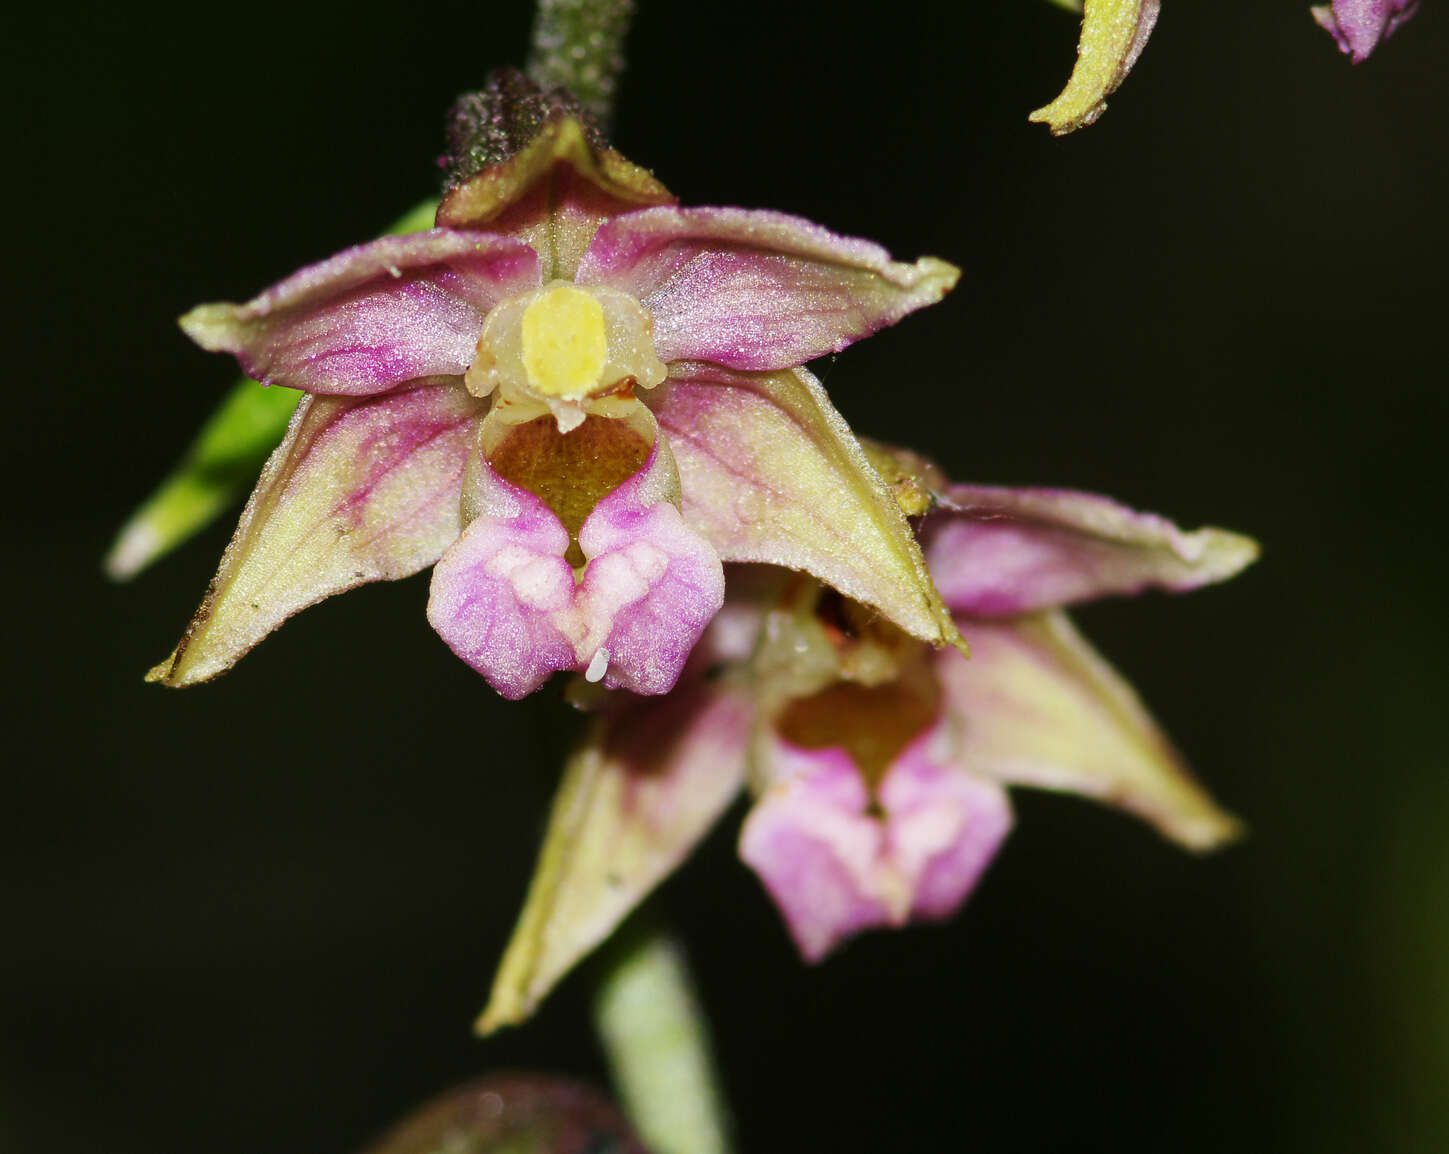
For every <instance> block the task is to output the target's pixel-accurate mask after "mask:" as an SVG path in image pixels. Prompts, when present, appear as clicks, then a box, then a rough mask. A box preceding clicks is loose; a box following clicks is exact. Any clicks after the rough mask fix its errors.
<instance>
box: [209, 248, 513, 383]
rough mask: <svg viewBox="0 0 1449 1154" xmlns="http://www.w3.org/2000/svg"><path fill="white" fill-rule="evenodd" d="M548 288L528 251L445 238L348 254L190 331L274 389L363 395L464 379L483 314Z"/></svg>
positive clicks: (220, 309) (220, 310)
mask: <svg viewBox="0 0 1449 1154" xmlns="http://www.w3.org/2000/svg"><path fill="white" fill-rule="evenodd" d="M538 283H539V267H538V257H537V256H536V255H535V253H534V251H533V250H532V249H531V248H529V247H528V246H527V245H526V244H524V243H522V242H521V241H517V240H510V239H507V238H504V237H498V236H492V235H490V234H488V233H480V232H451V231H448V230H445V229H434V230H433V231H431V232H420V233H414V234H412V235H410V236H387V237H383V238H382V239H381V240H376V241H373V242H372V243H370V244H364V245H359V246H358V247H356V248H350V249H347V250H345V251H343V252H340V253H338V254H337V255H336V256H334V257H331V258H329V259H328V260H325V261H323V262H321V263H320V264H314V265H310V266H308V267H307V268H304V269H302V270H301V271H299V272H296V273H293V274H292V275H291V276H290V277H288V278H287V279H286V280H284V281H281V282H280V283H278V284H276V285H274V286H272V287H271V288H269V289H267V290H266V292H264V293H262V294H261V295H260V296H258V297H256V298H255V299H253V300H251V301H249V302H248V303H247V304H244V305H235V304H209V305H201V306H199V307H198V308H195V309H193V310H192V311H191V312H189V313H187V314H186V316H184V317H182V318H181V327H182V328H183V329H184V330H185V331H186V335H187V336H189V337H190V338H191V339H192V340H194V341H195V342H196V343H197V344H199V345H200V346H201V347H202V348H204V349H208V350H210V351H212V352H225V353H233V354H235V355H236V358H237V360H238V361H239V362H240V363H241V366H242V368H243V369H244V370H245V371H246V373H247V375H248V376H251V377H254V378H255V379H257V380H259V381H262V382H264V383H266V384H278V385H287V386H289V387H291V388H295V389H304V390H306V391H307V392H310V393H334V394H340V395H347V396H362V395H366V394H370V393H380V392H385V391H387V390H388V389H391V388H393V387H395V386H396V385H398V384H399V383H401V382H403V381H410V380H414V379H416V378H418V377H427V376H442V375H448V376H460V375H462V373H463V371H464V370H465V369H467V367H468V365H469V364H470V363H471V362H472V360H473V352H474V346H475V345H476V343H477V341H478V333H479V331H480V330H481V329H482V327H483V316H484V314H485V313H487V312H488V310H489V309H491V308H492V307H493V306H494V305H495V304H496V303H497V302H498V301H499V300H501V299H503V298H505V297H509V296H514V295H516V294H517V293H521V292H526V291H528V290H529V289H530V288H535V287H537V285H538Z"/></svg>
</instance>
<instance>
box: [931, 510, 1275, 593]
mask: <svg viewBox="0 0 1449 1154" xmlns="http://www.w3.org/2000/svg"><path fill="white" fill-rule="evenodd" d="M921 537H922V543H923V547H924V548H925V551H926V560H927V562H928V564H929V565H930V569H931V575H932V577H933V578H934V579H935V582H936V586H937V588H938V589H940V591H941V595H942V597H944V598H945V600H946V603H947V604H948V605H950V606H951V608H952V609H954V610H956V611H957V612H961V613H966V614H970V615H973V616H1000V615H1005V614H1012V613H1022V612H1028V611H1030V610H1033V609H1041V608H1046V607H1050V606H1056V605H1069V604H1073V603H1076V602H1080V601H1086V600H1091V599H1093V598H1097V597H1104V596H1108V595H1111V594H1132V593H1138V592H1141V591H1142V590H1145V589H1166V590H1170V591H1173V592H1182V591H1186V590H1189V589H1195V588H1197V587H1199V586H1201V585H1205V584H1210V583H1212V582H1215V581H1222V580H1225V579H1226V578H1228V577H1231V576H1233V575H1234V574H1235V573H1237V572H1239V571H1240V570H1241V569H1242V568H1243V567H1244V566H1245V565H1247V564H1249V563H1250V562H1251V561H1252V560H1253V559H1254V558H1255V557H1256V556H1257V552H1258V550H1257V546H1256V545H1255V544H1254V543H1253V542H1252V541H1251V540H1249V539H1248V538H1246V537H1241V536H1239V535H1238V534H1235V533H1229V532H1227V531H1225V530H1222V529H1211V528H1208V529H1199V530H1197V531H1196V532H1192V533H1185V532H1183V531H1182V530H1181V529H1179V528H1178V527H1177V526H1176V525H1174V524H1173V523H1172V522H1171V521H1168V520H1166V519H1165V518H1163V517H1158V516H1156V515H1154V514H1152V513H1139V512H1135V511H1134V510H1132V509H1129V508H1127V507H1126V506H1125V505H1120V504H1118V503H1117V502H1116V501H1112V500H1109V499H1108V498H1106V497H1098V496H1095V495H1093V494H1090V493H1079V492H1074V491H1072V490H1067V489H1009V488H996V487H988V486H975V485H955V486H952V487H951V488H950V489H949V490H948V491H947V493H946V495H945V500H944V502H943V504H942V507H941V509H940V511H938V512H936V513H934V514H932V515H931V517H930V518H929V519H928V520H927V521H926V523H925V525H924V526H923V528H922V533H921Z"/></svg>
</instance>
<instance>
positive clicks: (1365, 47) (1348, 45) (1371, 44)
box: [1312, 0, 1419, 64]
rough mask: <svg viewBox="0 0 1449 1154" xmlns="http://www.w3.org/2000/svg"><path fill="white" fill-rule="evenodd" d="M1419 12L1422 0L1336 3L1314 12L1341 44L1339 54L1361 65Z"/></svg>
mask: <svg viewBox="0 0 1449 1154" xmlns="http://www.w3.org/2000/svg"><path fill="white" fill-rule="evenodd" d="M1418 9H1419V0H1334V2H1333V3H1332V4H1320V5H1318V6H1317V7H1315V8H1313V9H1312V12H1313V18H1314V19H1315V20H1317V21H1318V23H1319V26H1320V27H1322V28H1325V29H1327V30H1328V31H1329V32H1331V33H1332V34H1333V38H1334V39H1335V40H1336V41H1338V48H1339V51H1340V52H1343V53H1344V54H1345V55H1347V56H1349V57H1351V58H1352V59H1353V62H1354V63H1355V64H1361V63H1363V61H1365V60H1367V59H1368V58H1369V54H1370V53H1372V52H1373V50H1374V49H1375V48H1377V47H1378V45H1379V43H1380V41H1383V40H1387V39H1388V38H1389V37H1390V36H1392V35H1393V34H1394V32H1396V31H1397V30H1398V29H1399V27H1400V26H1401V25H1402V24H1403V23H1404V22H1405V21H1406V20H1408V19H1409V17H1410V16H1412V15H1413V14H1414V13H1415V12H1417V11H1418Z"/></svg>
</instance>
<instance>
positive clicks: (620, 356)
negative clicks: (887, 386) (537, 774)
mask: <svg viewBox="0 0 1449 1154" xmlns="http://www.w3.org/2000/svg"><path fill="white" fill-rule="evenodd" d="M456 116H457V119H456V121H455V132H454V141H453V143H454V161H453V163H454V170H453V177H454V179H453V183H452V186H451V188H450V189H449V191H448V192H447V194H446V195H445V197H444V199H443V201H442V203H441V205H440V207H439V209H438V213H437V227H436V228H434V229H432V230H430V231H427V232H421V233H416V234H413V235H409V236H395V237H386V238H383V239H381V240H378V241H374V242H372V243H370V244H364V245H361V246H359V247H357V248H353V249H349V250H347V251H345V252H342V253H339V254H338V255H336V256H334V257H332V258H331V259H329V260H326V261H323V262H322V263H320V264H316V265H312V266H309V267H307V268H304V269H302V270H301V271H299V272H297V273H295V274H294V275H293V276H291V277H289V278H287V279H286V280H284V281H282V282H280V283H279V284H277V285H275V286H273V287H272V288H270V289H268V290H267V291H266V292H264V293H262V294H261V295H260V296H258V297H256V298H255V299H254V300H252V301H250V302H248V303H247V304H244V305H235V304H211V305H203V306H201V307H200V308H197V309H195V310H193V311H192V312H191V313H189V314H187V316H185V317H184V318H183V319H182V322H181V323H182V327H183V328H184V329H185V331H186V332H187V334H188V335H189V336H191V337H192V339H193V340H195V341H196V342H197V343H198V344H200V345H201V346H203V347H204V348H207V349H210V350H213V351H222V352H229V353H233V354H235V355H236V357H237V358H238V360H239V361H240V363H241V365H242V367H243V369H244V370H245V371H246V372H247V373H248V374H249V375H250V376H252V377H254V378H256V379H257V380H259V381H262V382H264V383H267V384H273V385H283V386H288V387H291V388H295V389H300V390H303V391H304V392H306V393H308V394H310V396H309V397H308V398H307V399H306V400H304V401H303V403H302V404H301V405H300V406H299V407H298V409H297V412H296V414H295V416H294V418H293V420H292V423H291V426H290V428H289V430H288V433H287V436H286V438H285V440H284V441H283V443H282V444H281V446H280V447H279V448H278V449H277V450H276V452H275V453H274V454H273V455H272V458H271V460H270V461H269V462H268V464H267V466H266V468H265V469H264V471H263V474H262V477H261V480H260V482H259V483H258V485H257V488H256V490H255V492H254V493H253V494H252V497H251V500H250V501H249V503H248V505H247V507H246V510H245V511H244V512H243V514H242V518H241V523H240V525H239V527H238V529H237V532H236V536H235V537H234V539H233V541H232V543H231V545H230V547H229V548H228V549H227V552H226V555H225V556H224V557H223V559H222V563H221V568H220V570H219V572H218V573H217V576H216V578H215V579H214V581H213V582H212V586H211V589H210V590H209V592H208V593H207V596H206V599H205V600H204V602H203V604H202V607H201V609H200V610H199V611H198V613H197V614H196V617H195V618H194V620H193V621H192V623H191V625H190V627H189V628H188V629H187V631H186V635H185V636H184V637H183V639H182V641H181V643H180V644H179V645H178V646H177V648H176V650H175V652H174V653H173V654H172V656H171V657H170V658H168V660H167V661H165V662H163V663H162V664H161V665H159V666H157V667H156V668H155V669H154V670H152V671H151V674H150V677H151V679H153V680H159V681H163V682H165V683H166V684H168V685H178V686H179V685H188V684H191V683H193V682H197V681H203V680H206V679H208V678H210V677H214V676H216V675H217V674H219V673H221V672H223V671H225V670H226V669H228V668H229V667H230V666H231V665H232V664H233V663H234V662H235V661H236V660H237V659H238V658H239V657H241V656H242V654H244V653H245V652H246V651H247V650H249V649H250V648H251V647H252V646H253V645H255V644H256V643H257V641H259V640H260V639H261V638H262V637H264V636H265V635H266V634H267V633H269V632H270V631H271V630H272V629H274V628H276V627H277V626H278V625H279V624H280V623H281V622H282V621H283V620H285V619H286V618H287V617H289V616H290V615H291V614H293V613H295V612H296V611H298V610H299V609H302V608H304V607H306V606H307V605H311V604H313V603H315V602H317V601H319V600H321V599H322V598H324V597H327V596H329V595H331V594H333V593H337V592H340V591H342V590H345V589H349V588H352V587H354V586H356V585H358V584H361V583H363V582H366V581H372V580H378V579H382V578H396V577H403V576H407V575H409V574H411V573H414V572H417V571H418V570H420V569H422V568H425V567H426V566H428V565H434V564H435V565H436V567H435V568H434V571H433V580H432V593H431V598H430V601H429V605H428V618H429V620H430V622H431V623H432V625H433V627H434V628H435V629H436V630H437V632H438V633H439V634H440V635H441V636H442V637H443V639H444V640H445V641H446V642H447V643H448V645H449V646H450V647H451V648H452V649H453V650H454V651H455V652H456V653H457V654H458V655H459V656H460V657H462V658H463V659H464V660H465V661H467V662H468V663H469V664H470V665H471V666H473V667H474V668H475V669H477V670H478V671H479V672H480V673H482V674H483V676H484V677H486V678H487V679H488V681H489V682H490V684H492V685H493V686H494V687H495V688H496V689H497V690H498V691H499V692H500V693H502V694H504V695H505V696H508V697H521V696H524V695H525V694H528V693H530V692H532V691H533V690H534V689H536V688H537V687H538V686H539V685H540V684H541V683H542V682H543V681H544V680H545V679H547V678H548V677H549V676H550V675H551V674H552V673H554V672H556V671H559V670H575V671H586V672H587V676H588V678H589V679H590V680H592V681H600V680H602V682H603V683H604V684H605V685H607V686H609V687H618V688H625V689H630V690H633V691H635V692H639V693H646V694H658V693H662V692H664V691H665V690H667V689H668V688H669V687H670V686H671V685H673V683H674V681H675V679H676V678H677V676H678V674H679V671H680V668H681V667H682V665H683V663H684V660H685V658H686V656H687V655H688V653H689V650H690V648H691V647H692V645H693V644H694V642H695V640H696V639H697V638H698V636H699V633H700V631H701V630H702V629H703V628H704V627H705V625H706V624H707V623H708V621H709V620H710V618H711V617H712V616H713V615H714V613H715V612H716V610H717V609H718V608H719V606H720V603H721V599H722V596H723V575H722V570H721V561H722V560H725V561H730V560H741V561H765V562H771V563H774V564H779V565H785V566H790V567H792V568H797V569H800V570H802V571H805V572H809V573H812V574H814V575H815V576H817V577H819V578H820V579H821V580H823V581H825V582H826V583H827V584H830V585H832V586H834V587H836V588H838V589H840V590H841V591H842V592H845V593H847V594H848V595H850V596H852V597H855V598H858V599H860V600H862V601H864V602H866V603H868V604H871V605H873V606H875V607H876V608H877V609H878V610H879V611H880V612H881V613H883V614H884V615H885V616H886V617H887V618H889V619H890V620H892V621H895V622H896V623H898V624H899V625H900V626H901V628H903V629H904V630H906V631H907V632H909V633H910V634H912V635H913V636H917V637H921V638H923V639H925V640H928V641H931V642H933V643H949V642H951V641H953V640H955V631H954V626H953V625H952V623H951V619H950V617H949V615H948V614H947V613H946V612H945V610H944V609H943V608H942V606H941V604H940V601H939V598H938V597H937V596H936V594H935V592H934V589H933V588H932V587H931V585H930V581H929V578H928V577H927V576H926V572H925V566H924V562H923V560H922V558H921V555H920V552H919V550H918V548H917V546H916V543H915V541H914V540H913V539H912V537H911V534H910V530H909V527H908V526H907V524H906V522H905V520H904V518H903V517H902V516H901V515H900V512H899V510H898V509H896V507H895V506H894V504H893V503H892V501H891V498H890V494H889V493H888V492H887V490H886V489H885V487H884V485H883V483H882V482H881V480H880V478H879V477H878V476H877V475H876V474H875V472H874V471H873V469H872V468H871V466H870V465H869V463H868V462H867V460H866V458H865V455H864V453H863V451H862V450H861V448H860V446H859V445H858V444H857V443H856V442H855V440H854V438H853V436H852V435H851V433H850V431H849V429H848V428H847V426H846V425H845V423H844V421H843V420H842V419H841V418H840V416H839V415H838V414H837V413H836V412H835V410H834V409H833V408H832V407H831V406H830V403H829V401H828V400H827V399H826V397H825V394H824V392H823V390H822V389H821V388H820V386H819V384H818V382H817V381H816V380H815V379H814V378H813V377H811V376H810V375H809V374H808V373H807V372H805V371H804V370H803V369H801V368H800V367H799V366H800V365H801V364H802V363H803V362H804V361H807V360H809V359H811V358H813V357H817V356H820V355H822V354H825V353H829V352H833V351H836V350H839V349H841V348H844V347H845V346H846V345H848V344H850V343H851V342H852V341H854V340H856V339H858V338H860V337H862V336H865V335H868V334H869V333H872V332H874V331H875V330H877V329H879V328H881V327H883V326H885V325H888V324H892V323H894V322H895V321H897V320H899V319H900V318H901V317H903V316H904V315H906V314H907V313H909V312H911V311H913V310H915V309H917V308H920V307H921V306H923V305H926V304H930V303H932V302H934V301H936V300H939V299H940V298H941V296H942V295H943V294H944V293H945V292H946V291H947V290H948V289H949V288H950V287H951V286H952V285H953V284H954V283H955V280H956V277H957V275H958V274H957V270H956V269H954V268H952V267H951V266H950V265H947V264H945V263H943V262H941V261H938V260H934V259H932V258H924V259H922V260H920V261H917V262H916V263H915V264H900V263H896V262H894V261H892V260H891V259H890V257H889V255H888V254H887V253H886V252H885V251H884V250H883V249H881V248H880V247H878V246H877V245H874V244H872V243H870V242H868V241H864V240H857V239H852V238H846V237H840V236H836V235H834V234H832V233H829V232H827V231H826V230H824V229H823V228H820V227H819V226H817V225H814V224H810V223H809V222H807V221H803V220H800V219H798V218H796V217H791V216H786V215H784V214H781V213H777V212H768V211H746V210H743V209H736V208H680V207H677V206H676V204H675V203H674V198H673V197H672V196H671V195H670V194H669V193H668V191H667V190H666V189H664V187H663V186H662V185H660V184H659V183H658V182H657V181H655V180H654V178H653V177H652V176H650V175H649V174H648V173H647V172H645V171H644V170H642V169H640V168H637V167H636V166H634V165H632V164H630V163H629V162H628V161H627V160H625V159H624V158H623V157H621V156H619V155H618V154H617V153H615V152H612V151H609V150H608V149H607V148H606V147H605V146H604V143H603V141H602V140H601V139H600V138H599V137H598V136H597V134H596V133H595V132H594V131H593V129H592V128H591V127H590V125H589V123H588V122H587V120H586V119H585V118H583V117H582V116H581V115H580V114H578V113H577V110H576V109H575V108H574V107H573V106H572V105H570V104H569V103H568V101H567V99H566V98H564V97H563V96H562V95H561V94H540V93H538V92H537V91H536V90H533V89H531V88H530V87H529V86H527V84H526V82H524V81H522V79H521V78H520V77H516V76H508V77H504V78H502V79H501V80H499V81H496V82H495V84H494V86H493V88H492V89H491V90H490V91H489V92H487V93H485V94H482V95H481V96H479V97H476V98H471V100H470V101H465V102H464V103H463V105H462V106H461V110H460V111H459V112H458V113H457V114H456Z"/></svg>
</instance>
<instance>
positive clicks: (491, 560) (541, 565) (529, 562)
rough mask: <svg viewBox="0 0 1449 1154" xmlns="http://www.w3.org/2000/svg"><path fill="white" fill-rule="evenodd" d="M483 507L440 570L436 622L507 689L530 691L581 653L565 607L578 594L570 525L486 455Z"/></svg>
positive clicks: (433, 596)
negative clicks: (564, 619)
mask: <svg viewBox="0 0 1449 1154" xmlns="http://www.w3.org/2000/svg"><path fill="white" fill-rule="evenodd" d="M478 461H479V462H481V465H480V467H479V468H478V476H477V478H476V484H477V486H478V491H477V492H476V493H475V494H474V497H475V499H476V502H477V507H478V508H479V510H480V511H479V513H478V515H477V516H476V517H475V518H474V520H473V521H472V522H471V523H470V524H469V525H468V527H467V528H466V529H464V530H463V535H462V536H461V537H459V538H458V540H457V542H456V543H455V544H454V545H453V546H452V547H451V548H450V549H449V550H448V551H447V552H446V553H444V554H443V557H442V559H441V560H440V561H439V562H438V564H437V565H436V566H435V567H434V569H433V582H432V588H431V593H430V596H429V598H428V621H429V622H430V623H431V624H432V626H433V628H434V629H435V630H437V632H438V635H439V636H440V637H442V639H443V640H444V641H446V642H447V643H448V647H449V648H450V649H452V650H453V652H454V653H456V654H457V655H458V656H459V657H461V658H462V659H463V660H464V661H466V662H467V663H468V664H469V665H471V666H472V667H473V668H474V669H476V670H477V671H478V672H479V673H481V674H482V675H483V676H484V677H485V678H487V680H488V684H490V685H491V686H493V688H494V689H496V690H498V692H499V693H501V694H502V695H503V696H504V697H508V698H512V699H514V700H517V699H518V698H520V697H526V696H528V694H530V693H532V692H533V691H534V690H535V689H537V688H538V687H539V686H540V685H542V684H543V683H544V682H545V681H546V680H548V678H549V676H550V675H551V674H553V673H555V672H557V671H559V670H563V669H573V668H575V667H576V666H577V664H578V661H577V659H576V658H575V656H574V648H573V646H572V645H571V644H570V643H569V639H568V638H567V637H566V636H565V635H564V633H563V632H562V631H561V629H560V627H559V623H558V616H559V614H560V613H561V612H562V611H565V610H567V609H568V608H569V607H570V606H571V605H572V603H573V599H574V575H573V569H572V567H571V566H570V565H569V563H568V562H567V561H566V560H564V553H565V551H566V550H567V549H568V547H569V535H568V531H567V530H566V529H565V528H564V527H563V525H562V523H560V521H559V519H558V518H557V517H556V516H554V514H553V511H552V510H550V509H549V507H548V506H547V505H545V504H544V503H543V502H542V501H541V500H539V499H538V498H537V497H535V496H534V495H533V494H532V493H529V492H528V491H527V490H524V489H520V488H519V487H518V486H516V485H513V484H510V483H509V482H507V481H505V480H504V479H503V478H501V477H499V476H498V475H497V474H496V473H495V472H493V469H492V467H491V466H489V465H488V464H487V461H486V459H483V458H482V457H481V455H480V457H479V458H478Z"/></svg>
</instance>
